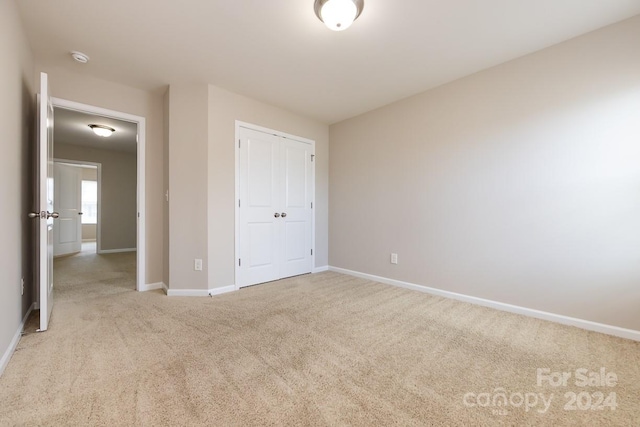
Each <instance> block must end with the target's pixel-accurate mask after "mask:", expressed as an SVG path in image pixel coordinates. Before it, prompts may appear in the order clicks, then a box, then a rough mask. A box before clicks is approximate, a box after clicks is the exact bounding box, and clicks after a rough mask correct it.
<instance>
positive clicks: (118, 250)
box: [98, 248, 137, 254]
mask: <svg viewBox="0 0 640 427" xmlns="http://www.w3.org/2000/svg"><path fill="white" fill-rule="evenodd" d="M135 251H137V249H136V248H124V249H100V250H98V253H99V254H119V253H122V252H135Z"/></svg>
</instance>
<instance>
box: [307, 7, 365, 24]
mask: <svg viewBox="0 0 640 427" xmlns="http://www.w3.org/2000/svg"><path fill="white" fill-rule="evenodd" d="M363 8H364V0H315V3H314V5H313V9H314V10H315V12H316V15H317V16H318V18H319V19H320V20H321V21H322V22H324V25H326V26H327V27H328V28H329V29H330V30H333V31H342V30H346V29H347V28H349V27H350V26H351V24H353V21H355V20H356V19H357V18H358V16H360V14H361V13H362V9H363Z"/></svg>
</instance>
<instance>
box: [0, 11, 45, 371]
mask: <svg viewBox="0 0 640 427" xmlns="http://www.w3.org/2000/svg"><path fill="white" fill-rule="evenodd" d="M0 64H2V65H0V94H2V96H0V144H1V145H2V155H1V156H0V159H1V160H0V200H2V209H3V218H4V220H5V221H4V225H3V227H2V238H1V239H0V359H2V358H3V357H4V356H5V355H6V353H5V352H6V350H7V349H8V348H9V346H10V343H11V341H12V339H13V338H14V337H15V334H16V333H17V332H18V328H19V327H20V323H21V322H22V319H23V317H24V315H25V314H26V313H27V310H28V309H29V307H30V306H31V303H32V302H33V300H34V299H35V293H34V292H33V289H34V288H33V280H34V278H33V274H32V271H33V265H32V263H31V259H32V253H33V250H34V249H33V245H32V243H31V242H32V241H33V239H34V221H33V220H30V219H28V218H27V213H28V212H29V211H31V210H32V209H33V208H34V199H33V197H34V195H33V191H32V188H33V185H34V179H33V177H32V176H31V171H32V170H33V169H32V167H33V163H32V162H33V160H34V159H33V156H34V152H33V150H32V149H31V147H33V144H34V138H35V135H34V133H35V132H33V124H34V112H35V111H34V106H35V96H34V94H35V92H36V90H35V87H34V84H33V83H34V81H33V76H34V72H33V70H34V68H33V57H32V54H31V48H30V46H29V44H28V42H27V39H26V37H25V35H24V30H23V28H22V24H21V19H20V16H19V15H18V12H17V9H16V6H15V3H14V1H12V0H11V1H2V2H0ZM22 277H24V279H25V293H24V295H22V296H21V292H20V279H21V278H22Z"/></svg>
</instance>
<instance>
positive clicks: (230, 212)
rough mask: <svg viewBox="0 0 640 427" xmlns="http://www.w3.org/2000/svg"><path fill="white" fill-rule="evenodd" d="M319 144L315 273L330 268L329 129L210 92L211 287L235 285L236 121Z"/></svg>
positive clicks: (234, 96) (217, 90) (214, 90)
mask: <svg viewBox="0 0 640 427" xmlns="http://www.w3.org/2000/svg"><path fill="white" fill-rule="evenodd" d="M236 120H240V121H243V122H247V123H252V124H255V125H259V126H263V127H266V128H270V129H274V130H278V131H281V132H286V133H289V134H292V135H296V136H301V137H304V138H309V139H312V140H314V141H315V142H316V162H317V163H316V205H315V206H316V246H315V249H314V253H315V254H316V267H321V266H326V265H327V262H328V198H329V194H328V180H329V177H328V168H329V129H328V126H327V125H325V124H323V123H320V122H317V121H314V120H310V119H307V118H305V117H302V116H299V115H297V114H294V113H291V112H288V111H285V110H283V109H280V108H277V107H274V106H271V105H268V104H264V103H262V102H259V101H256V100H253V99H250V98H247V97H244V96H241V95H237V94H235V93H232V92H228V91H226V90H223V89H220V88H218V87H215V86H209V152H208V156H209V157H208V158H209V160H208V183H209V188H208V194H209V204H208V219H209V287H210V288H217V287H222V286H230V285H233V284H234V283H235V278H234V275H235V271H234V266H235V252H234V248H235V241H234V239H235V231H234V230H235V228H234V227H235V225H234V222H235V217H234V212H235V210H234V209H235V121H236Z"/></svg>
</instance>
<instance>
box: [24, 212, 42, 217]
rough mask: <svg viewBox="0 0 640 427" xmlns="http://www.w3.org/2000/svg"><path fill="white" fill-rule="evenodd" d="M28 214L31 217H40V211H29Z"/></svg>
mask: <svg viewBox="0 0 640 427" xmlns="http://www.w3.org/2000/svg"><path fill="white" fill-rule="evenodd" d="M27 216H28V217H29V218H40V212H29V214H27Z"/></svg>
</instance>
